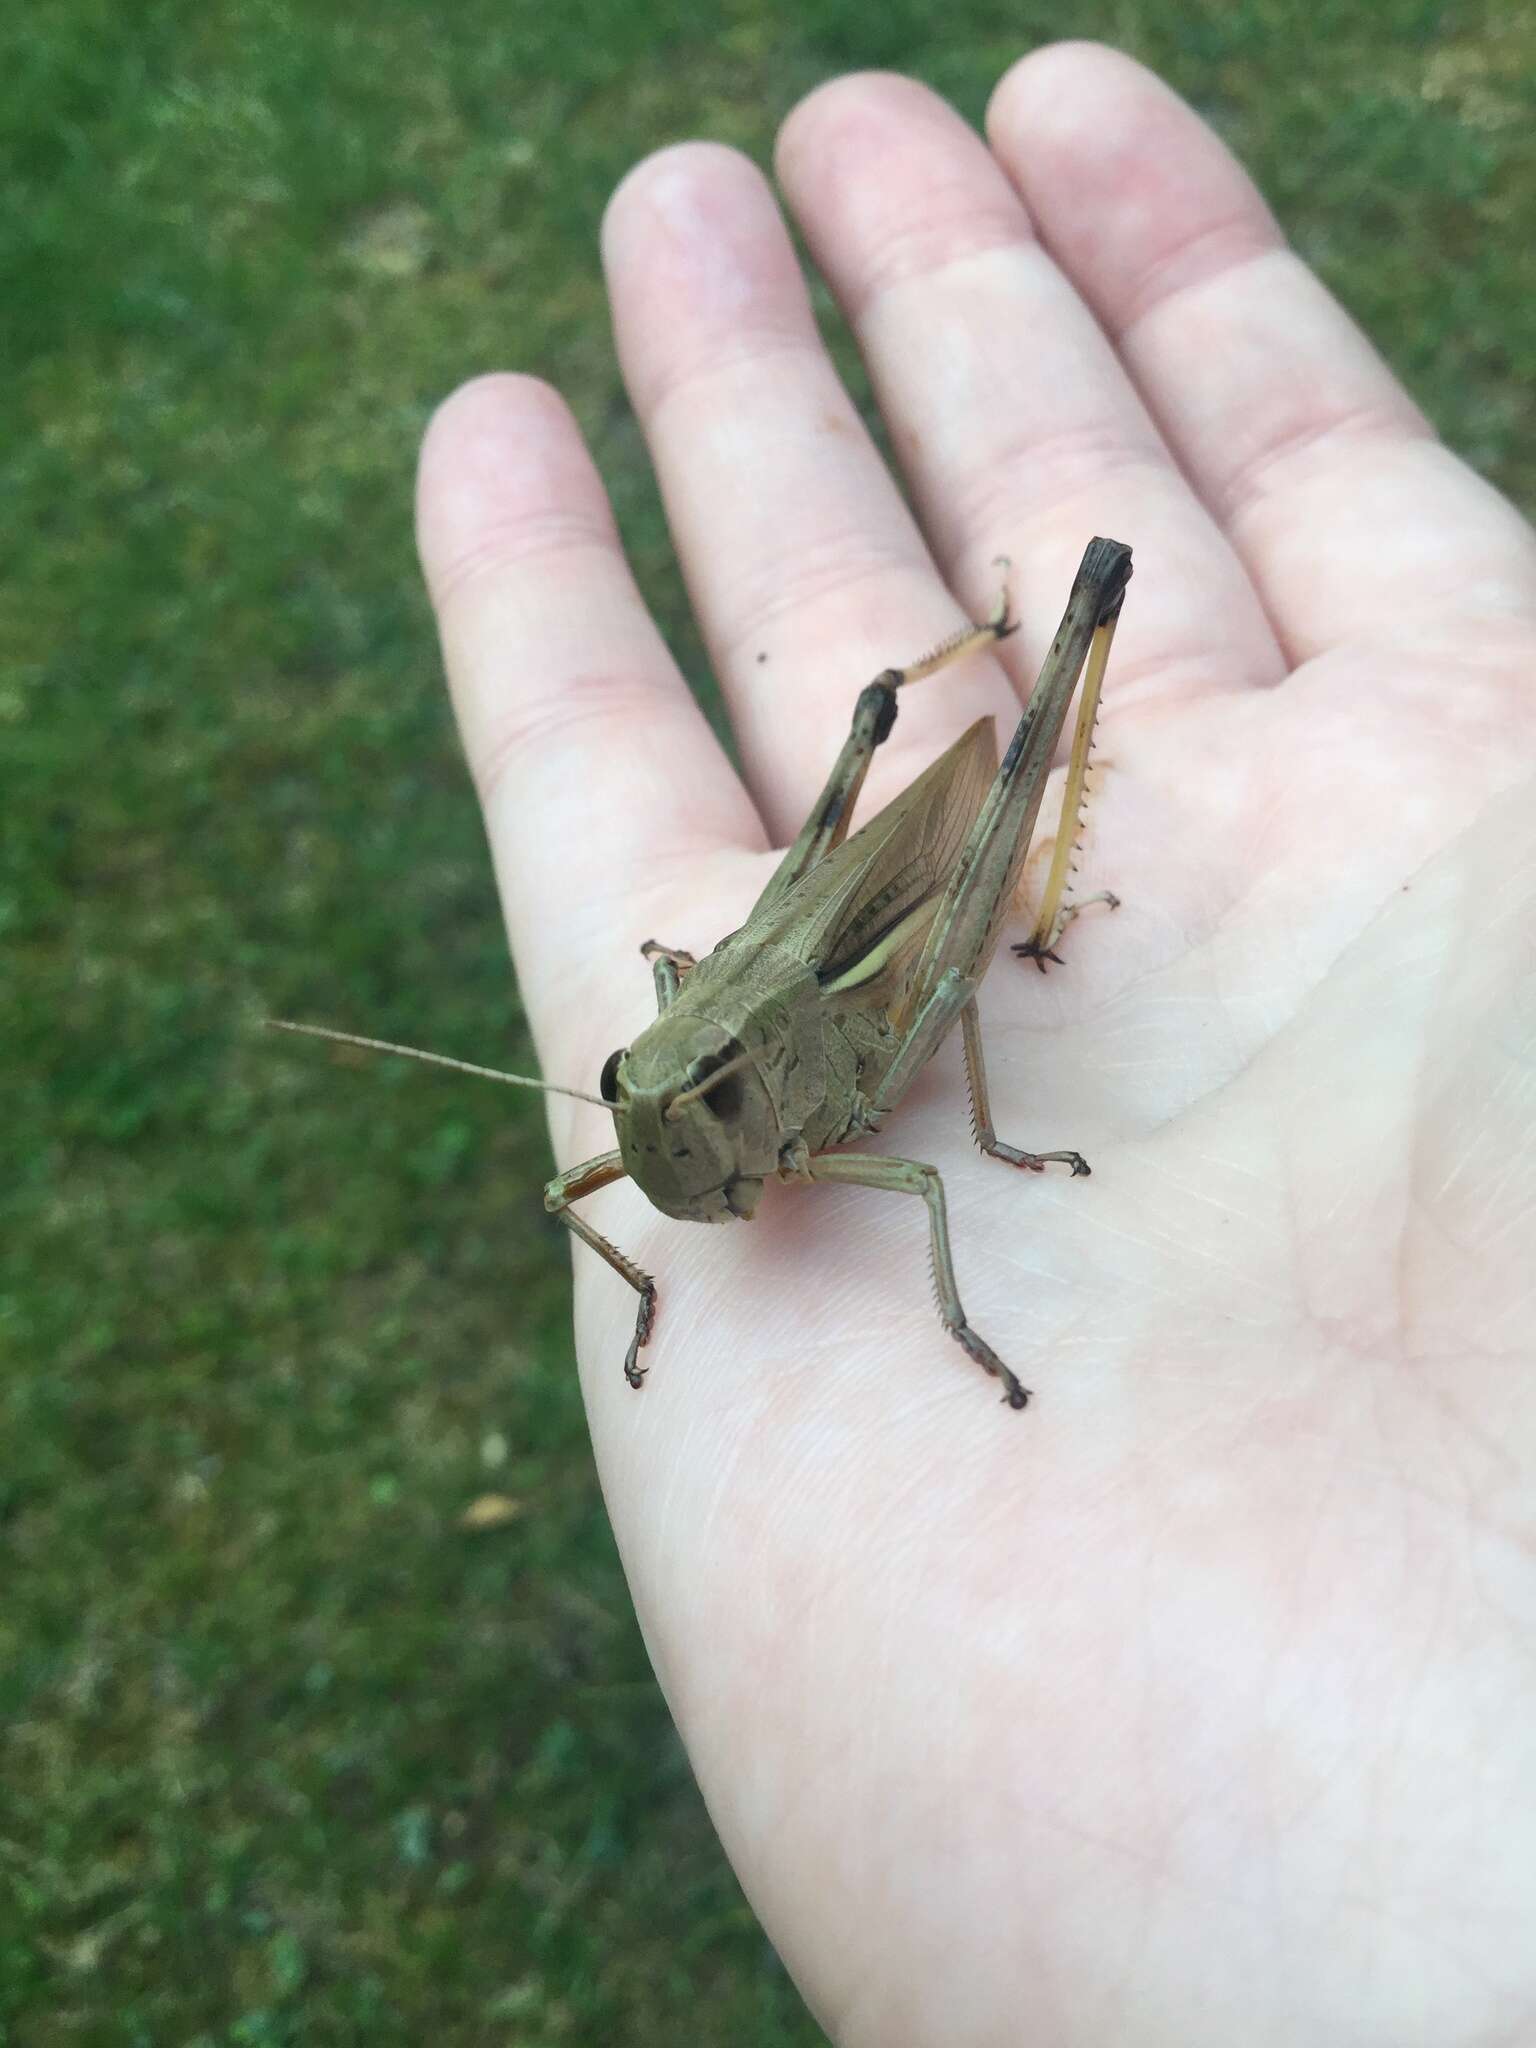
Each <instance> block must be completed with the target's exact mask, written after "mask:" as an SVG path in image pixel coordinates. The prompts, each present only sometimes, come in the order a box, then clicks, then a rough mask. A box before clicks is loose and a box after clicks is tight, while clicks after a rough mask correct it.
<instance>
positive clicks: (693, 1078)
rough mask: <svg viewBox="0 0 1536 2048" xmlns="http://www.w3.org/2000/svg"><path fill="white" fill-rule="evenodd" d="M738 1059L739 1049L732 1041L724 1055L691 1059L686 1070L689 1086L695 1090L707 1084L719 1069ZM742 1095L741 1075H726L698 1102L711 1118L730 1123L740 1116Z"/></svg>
mask: <svg viewBox="0 0 1536 2048" xmlns="http://www.w3.org/2000/svg"><path fill="white" fill-rule="evenodd" d="M740 1058H741V1046H740V1045H739V1044H738V1043H737V1041H736V1040H735V1039H732V1041H731V1043H730V1044H729V1045H728V1046H727V1047H726V1048H725V1050H724V1051H723V1052H717V1053H709V1054H707V1055H706V1056H705V1057H704V1058H703V1059H698V1060H694V1061H693V1063H692V1064H691V1066H690V1067H689V1069H688V1085H689V1087H690V1088H697V1087H698V1086H699V1085H700V1084H701V1083H702V1082H705V1081H707V1080H708V1079H709V1077H710V1075H711V1074H714V1073H718V1071H719V1070H720V1068H721V1067H728V1066H730V1065H732V1064H733V1063H734V1062H735V1061H736V1060H739V1059H740ZM744 1093H745V1091H744V1089H743V1087H742V1079H741V1076H740V1074H727V1075H726V1077H725V1079H724V1080H723V1081H721V1082H720V1083H719V1084H718V1085H717V1086H716V1087H713V1088H711V1089H709V1091H708V1092H707V1093H706V1094H704V1095H701V1096H700V1098H699V1100H700V1102H701V1103H702V1104H703V1106H704V1108H705V1109H707V1110H708V1111H709V1113H710V1115H711V1116H715V1117H719V1118H720V1119H721V1121H722V1122H729V1120H730V1119H731V1118H732V1117H734V1116H736V1115H738V1114H739V1113H740V1110H741V1105H742V1101H743V1098H744Z"/></svg>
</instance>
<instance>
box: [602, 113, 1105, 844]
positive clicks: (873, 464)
mask: <svg viewBox="0 0 1536 2048" xmlns="http://www.w3.org/2000/svg"><path fill="white" fill-rule="evenodd" d="M603 253H604V260H605V264H606V267H607V272H608V281H609V290H610V294H611V297H612V302H613V315H614V328H615V332H616V335H617V339H618V347H619V356H620V361H621V363H622V365H623V370H624V376H625V381H626V384H627V386H628V389H629V393H630V397H631V399H632V401H633V403H634V406H635V410H636V412H637V413H638V415H639V418H640V422H641V425H642V427H643V429H644V432H645V436H646V440H647V443H648V445H649V447H650V451H651V456H652V460H653V461H654V463H655V466H656V472H657V476H658V479H659V481H660V485H661V490H662V495H663V498H664V500H665V503H666V508H667V514H668V518H669V520H670V522H671V526H672V532H673V537H674V540H675V542H676V545H677V551H678V555H679V557H680V559H681V561H682V563H683V567H684V572H685V574H686V576H687V579H688V583H689V588H690V591H691V594H692V597H693V602H694V607H695V610H696V612H697V615H698V618H699V622H700V626H701V629H702V631H703V633H704V637H705V641H706V644H707V646H708V648H709V651H710V656H711V659H712V661H713V664H714V668H715V672H716V674H717V675H718V677H719V679H720V684H721V687H722V689H723V690H724V692H725V695H726V699H727V702H728V704H729V706H730V709H731V715H732V719H733V722H734V725H735V729H736V734H737V738H738V741H739V743H740V747H741V755H742V761H743V765H744V767H745V770H746V774H747V778H748V782H749V784H750V786H751V788H752V790H753V793H754V795H755V796H756V798H757V801H758V803H759V806H760V808H761V809H762V811H763V814H764V817H765V821H766V822H767V824H768V827H769V830H770V832H771V833H772V834H773V835H774V836H775V837H776V838H777V839H778V840H779V841H780V842H781V843H782V842H784V841H785V840H787V839H789V838H790V837H792V836H793V834H794V833H795V832H796V831H797V830H798V829H799V827H800V825H801V824H802V823H803V821H804V817H805V813H806V810H807V807H808V805H809V804H810V802H811V800H812V798H813V797H814V796H815V794H816V792H817V790H818V789H819V788H820V787H821V784H822V782H823V780H824V779H825V776H826V772H827V766H828V763H829V761H830V760H831V758H832V755H833V754H834V752H835V751H836V748H837V747H838V746H839V745H840V743H841V741H842V739H843V738H844V736H845V734H846V732H847V729H848V720H849V716H850V714H851V712H852V708H853V703H854V699H855V697H856V696H857V693H858V690H859V688H860V686H861V685H862V684H863V683H864V682H866V681H867V680H868V679H869V677H870V676H871V675H873V674H874V673H876V672H877V671H878V670H880V669H883V668H887V667H890V666H892V665H895V664H898V663H901V662H905V661H908V660H911V659H913V658H915V657H916V656H917V655H919V654H921V653H923V652H925V651H926V649H927V648H929V647H931V646H932V645H933V644H934V643H935V642H936V641H938V640H940V639H942V638H944V637H946V636H947V635H948V634H949V633H951V632H952V631H953V630H954V628H955V626H956V625H957V624H958V623H959V619H960V605H959V603H957V599H956V596H954V595H952V594H951V593H950V591H949V590H947V589H946V587H945V584H944V582H943V580H942V579H941V578H940V576H939V574H938V572H937V570H936V569H935V567H934V563H933V559H932V556H931V555H930V553H929V551H928V548H927V545H926V543H925V542H924V540H923V537H922V535H921V533H920V531H919V530H918V527H917V525H916V523H915V522H914V520H913V518H912V516H911V514H910V512H909V511H908V510H907V508H906V506H905V504H904V503H903V501H902V498H901V495H900V493H899V492H898V490H897V489H896V486H895V484H894V483H893V481H892V479H891V477H890V475H889V473H888V471H887V470H886V467H885V465H884V463H883V461H882V460H881V458H880V456H879V453H878V452H877V450H876V449H875V446H874V444H873V442H872V441H871V439H870V437H869V435H868V433H867V432H866V431H865V428H864V425H863V422H862V421H861V420H860V418H859V415H858V411H857V408H856V407H855V406H854V404H853V402H852V400H851V399H850V398H849V396H848V394H847V392H846V390H845V389H844V388H843V385H842V383H841V381H840V379H839V378H838V375H837V373H836V371H835V369H834V367H833V365H832V362H831V359H830V357H829V356H828V354H827V352H826V350H825V348H824V347H823V345H822V342H821V338H820V335H819V334H818V332H817V328H816V322H815V317H814V315H813V313H812V310H811V305H810V300H809V297H808V294H807V292H806V289H805V285H804V282H803V280H802V278H801V275H800V270H799V266H798V264H797V263H796V260H795V255H794V251H793V249H792V247H791V244H790V240H789V236H788V233H787V231H786V229H785V227H784V223H783V220H782V218H781V217H780V214H779V211H778V208H777V206H776V205H775V203H774V200H773V197H772V195H771V193H770V192H769V190H768V187H767V184H766V182H765V181H764V179H763V178H762V176H761V175H760V173H759V172H758V171H757V170H756V169H755V168H754V167H753V166H752V165H751V164H750V163H749V162H748V161H747V160H746V159H745V158H743V157H740V156H738V155H736V154H735V153H734V152H733V151H731V150H727V149H723V148H719V147H715V146H711V145H705V144H687V145H684V146H682V147H680V148H677V149H671V150H667V151H664V152H662V153H661V154H660V155H659V156H656V157H652V158H650V159H648V160H647V161H646V162H645V163H643V164H641V165H640V166H639V167H638V169H637V170H635V171H634V172H632V173H631V174H630V176H629V177H628V178H627V179H626V180H625V182H624V184H623V185H621V186H620V188H619V190H618V192H617V193H616V194H615V195H614V198H613V201H612V204H611V205H610V207H609V211H608V217H607V220H606V221H605V223H604V233H603ZM1083 538H1086V536H1083ZM1079 545H1081V543H1080V544H1079ZM1000 546H1001V543H1000V542H999V543H998V544H997V545H994V546H992V547H991V548H990V549H987V550H986V551H985V552H978V554H977V556H976V558H975V560H974V561H971V562H967V563H963V564H956V565H954V575H955V578H956V585H955V587H956V590H957V591H958V592H959V593H960V596H961V598H962V599H963V602H964V606H965V608H966V609H969V610H971V611H972V614H973V616H978V617H979V616H981V615H982V613H983V612H984V611H985V610H986V609H987V608H988V607H989V606H990V604H991V601H992V599H993V597H994V596H995V583H996V572H995V571H994V570H992V569H990V568H989V566H988V562H989V559H990V557H991V556H995V555H996V554H997V553H998V552H999V551H1000ZM1064 589H1065V585H1063V590H1064ZM1017 709H1018V707H1017V701H1016V699H1015V698H1014V696H1013V694H1012V691H1011V689H1010V687H1009V685H1008V683H1007V680H1006V678H1005V676H1004V674H1003V672H1002V670H1001V668H1000V667H999V666H998V665H997V664H996V663H994V662H991V661H988V660H985V659H982V658H980V657H978V658H976V659H975V660H973V661H968V662H967V663H966V664H965V666H964V668H963V669H959V670H956V671H954V672H952V673H947V674H946V675H945V677H944V679H943V682H942V683H941V684H935V685H934V686H933V687H932V688H931V689H930V688H927V687H924V688H922V689H917V690H914V691H913V692H911V693H910V695H909V696H906V697H905V698H904V702H903V706H902V712H901V718H900V721H899V723H898V725H897V729H896V734H895V736H894V738H893V739H892V741H891V743H890V744H889V745H888V746H887V747H886V748H884V749H883V750H882V754H881V756H880V757H877V760H876V763H875V768H874V770H873V771H872V773H871V778H870V797H871V799H872V800H873V801H875V802H878V801H880V800H881V794H882V785H883V788H884V789H885V790H887V791H888V790H889V789H890V788H892V787H894V786H895V785H896V784H897V782H899V781H901V780H905V779H906V778H907V777H908V776H909V775H910V772H911V756H912V754H913V753H914V752H918V753H920V754H921V755H922V757H924V758H930V757H931V756H932V754H933V753H934V752H935V751H936V749H937V748H938V747H939V746H940V745H942V744H943V743H944V742H945V741H946V740H948V739H950V738H953V737H954V735H955V734H956V733H958V732H959V731H960V730H961V729H962V728H963V727H964V726H965V725H967V724H969V723H970V721H971V720H972V719H974V718H975V717H977V716H978V715H979V714H980V713H982V712H989V711H990V712H993V713H995V714H997V716H998V718H999V722H1000V724H1002V725H1003V726H1004V727H1006V726H1008V725H1011V723H1012V721H1013V719H1014V717H1016V715H1017ZM904 757H905V758H904Z"/></svg>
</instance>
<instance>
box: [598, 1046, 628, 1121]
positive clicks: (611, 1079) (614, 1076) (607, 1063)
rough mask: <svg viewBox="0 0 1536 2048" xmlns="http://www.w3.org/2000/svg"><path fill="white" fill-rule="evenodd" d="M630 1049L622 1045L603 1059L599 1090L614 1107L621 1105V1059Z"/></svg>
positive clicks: (611, 1106)
mask: <svg viewBox="0 0 1536 2048" xmlns="http://www.w3.org/2000/svg"><path fill="white" fill-rule="evenodd" d="M628 1050H629V1048H628V1046H625V1045H621V1046H620V1047H619V1049H618V1051H617V1052H611V1053H609V1055H608V1057H607V1059H605V1060H604V1061H603V1071H602V1074H601V1075H600V1076H599V1079H598V1083H597V1092H598V1094H599V1095H601V1097H602V1098H603V1100H604V1102H606V1103H607V1104H608V1105H609V1106H610V1108H613V1109H617V1108H618V1106H619V1061H620V1060H621V1059H623V1057H624V1055H625V1053H626V1052H627V1051H628Z"/></svg>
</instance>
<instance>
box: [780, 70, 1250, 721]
mask: <svg viewBox="0 0 1536 2048" xmlns="http://www.w3.org/2000/svg"><path fill="white" fill-rule="evenodd" d="M778 168H779V175H780V178H781V180H782V181H783V184H784V188H785V191H786V193H787V195H788V197H789V199H790V202H791V205H792V206H793V208H794V210H795V213H796V216H797V218H798V219H799V221H800V224H801V226H802V228H803V230H804V232H805V235H806V237H807V240H808V241H809V243H810V246H811V250H812V253H813V255H814V256H815V258H816V261H817V263H818V265H819V266H820V268H821V269H822V271H823V272H824V273H825V275H826V276H827V278H828V280H829V282H830V283H831V285H832V288H833V290H834V291H835V292H836V294H837V297H838V301H839V303H840V304H841V306H842V308H843V310H844V312H845V314H846V315H847V317H848V319H849V321H850V323H851V324H852V326H853V328H854V330H855V332H856V334H857V336H858V340H859V346H860V348H861V349H862V351H863V354H864V358H865V361H866V362H867V363H868V365H869V369H870V375H871V377H872V379H873V381H874V384H875V388H876V391H877V392H878V394H879V397H880V402H881V406H882V409H883V410H884V412H885V415H886V417H887V419H888V420H889V421H890V422H891V426H892V439H893V441H894V444H895V446H896V448H897V450H898V452H899V454H900V456H901V460H902V463H903V465H904V467H905V469H906V472H907V475H908V477H909V479H910V481H911V483H912V487H913V490H914V493H915V495H916V498H917V502H918V506H919V510H920V512H921V515H922V519H923V523H924V527H925V529H926V531H927V533H928V536H929V539H930V541H931V542H932V544H933V547H934V550H935V552H936V554H937V556H938V558H939V561H940V564H941V566H943V567H945V568H946V569H952V568H953V566H954V565H956V564H963V563H969V562H971V561H973V560H975V559H977V558H984V557H985V556H986V555H987V554H995V553H996V552H997V551H998V550H999V549H1003V550H1005V551H1006V552H1007V553H1008V554H1010V555H1011V556H1012V557H1013V558H1014V560H1015V562H1016V563H1017V564H1018V565H1019V570H1020V574H1021V577H1022V579H1023V582H1022V589H1021V606H1022V609H1023V613H1024V625H1025V640H1026V645H1027V649H1028V653H1029V656H1030V659H1031V661H1033V662H1038V661H1039V659H1040V658H1041V657H1042V655H1043V653H1044V651H1045V648H1046V647H1047V646H1048V645H1049V642H1050V637H1051V634H1052V632H1053V630H1054V627H1055V623H1056V617H1057V614H1058V612H1059V609H1060V602H1061V593H1062V592H1063V591H1064V590H1065V589H1066V588H1067V586H1068V584H1069V583H1070V581H1071V576H1072V570H1073V568H1074V567H1075V566H1076V562H1077V559H1078V556H1079V555H1080V554H1081V551H1082V547H1083V543H1084V541H1085V540H1087V539H1088V538H1089V536H1090V535H1092V534H1095V533H1105V534H1110V535H1113V536H1114V537H1115V538H1116V539H1121V540H1126V541H1129V542H1130V543H1131V544H1132V546H1133V547H1134V548H1135V551H1136V590H1135V596H1134V599H1133V600H1132V602H1131V603H1130V604H1128V605H1127V607H1126V612H1125V620H1124V624H1123V627H1122V632H1121V638H1120V641H1119V642H1117V644H1116V648H1115V669H1114V674H1113V678H1112V681H1111V683H1110V694H1111V697H1112V698H1113V699H1114V700H1115V701H1117V702H1124V701H1125V699H1126V698H1127V697H1128V696H1131V695H1139V694H1147V693H1151V692H1154V691H1155V692H1159V693H1161V692H1164V691H1178V692H1181V693H1182V692H1187V691H1190V690H1192V689H1198V688H1218V689H1219V688H1235V687H1239V686H1242V685H1244V684H1253V683H1263V682H1272V681H1275V680H1277V679H1278V677H1279V675H1280V673H1281V672H1282V663H1281V657H1280V652H1279V649H1278V647H1277V645H1276V643H1275V640H1274V637H1273V635H1272V633H1271V632H1270V629H1269V626H1268V623H1267V621H1266V619H1265V617H1264V614H1263V610H1262V607H1261V606H1260V604H1259V602H1258V600H1257V598H1256V596H1255V594H1254V592H1253V590H1252V588H1251V586H1250V584H1249V582H1248V578H1247V576H1246V575H1245V574H1244V572H1243V570H1242V567H1241V565H1240V563H1239V562H1238V560H1237V558H1236V556H1235V555H1234V554H1233V552H1232V549H1231V548H1230V546H1229V545H1228V543H1227V541H1226V539H1225V538H1224V536H1223V535H1222V534H1221V532H1220V530H1219V529H1218V528H1217V526H1216V524H1215V522H1214V521H1213V520H1212V519H1211V517H1210V515H1209V513H1208V512H1207V511H1206V509H1205V507H1204V506H1203V505H1202V504H1201V503H1200V501H1199V499H1198V497H1197V496H1196V495H1195V493H1194V492H1193V491H1192V490H1191V489H1190V487H1189V484H1188V482H1187V481H1186V479H1185V478H1184V477H1183V476H1182V475H1181V473H1180V471H1179V469H1178V466H1177V464H1176V463H1175V462H1174V461H1173V459H1172V457H1171V456H1170V454H1169V452H1168V450H1167V448H1166V447H1165V446H1164V445H1163V442H1162V440H1161V438H1160V436H1159V434H1158V432H1157V429H1156V427H1155V426H1154V425H1153V422H1152V420H1151V419H1150V418H1149V416H1148V414H1147V411H1146V408H1145V407H1144V406H1143V404H1142V402H1141V400H1140V398H1139V397H1138V396H1137V393H1136V391H1135V389H1134V387H1133V386H1132V384H1131V382H1130V379H1129V378H1128V377H1127V376H1126V374H1125V372H1124V370H1123V369H1122V368H1121V366H1120V364H1119V363H1118V362H1117V361H1116V359H1115V356H1114V352H1113V350H1112V349H1111V348H1110V347H1109V345H1108V343H1107V342H1106V341H1105V339H1104V337H1103V335H1102V334H1101V333H1100V332H1099V330H1098V327H1097V326H1096V324H1095V322H1094V320H1093V317H1092V315H1091V314H1090V313H1089V312H1088V310H1087V309H1086V307H1084V305H1083V303H1082V301H1081V300H1080V299H1079V298H1078V296H1077V293H1076V292H1075V291H1074V290H1073V288H1072V286H1071V285H1070V284H1069V283H1068V282H1067V281H1066V279H1065V278H1064V277H1063V276H1062V275H1061V272H1060V271H1059V270H1058V269H1057V268H1056V266H1055V264H1054V263H1053V262H1052V261H1051V260H1050V258H1049V257H1048V256H1047V255H1046V253H1045V252H1044V251H1043V250H1042V249H1041V248H1040V246H1039V244H1038V243H1037V242H1036V240H1035V239H1034V235H1033V232H1032V230H1031V226H1030V221H1029V216H1028V214H1027V213H1026V211H1025V209H1024V207H1023V206H1022V205H1021V204H1020V201H1019V198H1018V195H1017V194H1016V193H1015V192H1014V190H1013V188H1012V187H1011V186H1010V184H1009V183H1008V180H1007V179H1006V178H1005V177H1004V176H1003V174H1002V172H1001V171H1000V170H999V169H998V166H997V164H996V162H995V161H994V159H993V158H992V156H991V155H990V153H989V152H988V150H987V149H986V147H985V145H984V144H983V143H982V142H981V140H980V139H979V138H978V137H977V136H976V135H975V134H974V133H973V132H972V131H971V129H969V128H968V127H967V126H966V125H965V123H964V122H963V121H962V120H961V119H960V117H959V116H958V115H957V114H956V113H955V112H954V111H953V110H952V109H951V108H950V107H948V106H947V105H946V104H945V103H944V102H943V101H942V100H940V99H938V98H937V97H936V96H935V95H934V94H933V93H931V92H929V91H928V90H927V89H926V88H925V87H923V86H920V85H916V84H914V83H913V82H912V81H911V80H909V79H903V78H892V77H886V76H862V77H854V78H847V79H840V80H838V81H836V82H835V83H834V84H832V85H829V86H824V87H822V88H821V89H820V90H819V91H817V92H815V93H813V94H812V95H811V96H810V98H809V99H807V100H805V101H803V102H802V103H801V104H800V106H798V107H797V108H796V109H795V111H794V112H793V113H792V114H791V115H790V117H789V119H788V121H787V122H786V123H785V125H784V128H783V131H782V133H781V135H780V139H779V149H778Z"/></svg>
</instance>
